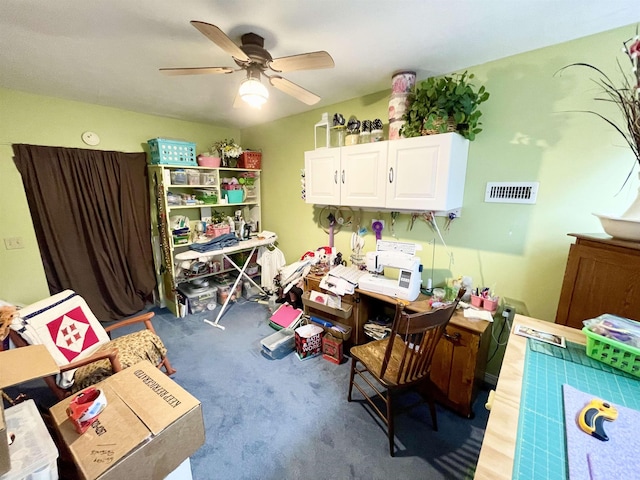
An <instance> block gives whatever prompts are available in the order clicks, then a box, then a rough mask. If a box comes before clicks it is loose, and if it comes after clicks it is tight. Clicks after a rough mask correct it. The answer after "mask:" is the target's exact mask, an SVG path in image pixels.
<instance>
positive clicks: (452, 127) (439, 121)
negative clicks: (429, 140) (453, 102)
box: [421, 117, 458, 135]
mask: <svg viewBox="0 0 640 480" xmlns="http://www.w3.org/2000/svg"><path fill="white" fill-rule="evenodd" d="M444 124H445V120H444V119H443V118H436V119H435V120H434V121H433V127H434V128H429V129H423V130H422V132H421V133H422V135H437V134H438V133H450V132H455V131H457V127H458V125H457V124H456V122H455V120H454V119H453V118H451V117H449V118H448V119H447V120H446V124H447V127H446V130H445V131H444V132H443V131H442V129H441V127H442V126H443V125H444ZM423 125H424V124H423Z"/></svg>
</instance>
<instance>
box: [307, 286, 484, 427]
mask: <svg viewBox="0 0 640 480" xmlns="http://www.w3.org/2000/svg"><path fill="white" fill-rule="evenodd" d="M321 279H322V277H321V276H317V275H307V277H305V291H310V290H316V291H321V290H322V289H321V288H320V280H321ZM343 302H345V303H349V304H350V305H352V307H353V308H352V314H351V317H350V318H347V319H343V318H331V317H327V316H326V315H325V314H324V313H323V312H320V311H313V310H312V311H310V312H308V313H310V314H311V315H314V316H318V317H321V318H325V319H327V320H330V321H331V320H335V321H337V322H339V323H344V324H347V325H349V326H351V327H352V328H353V330H354V334H353V337H352V338H353V344H355V345H359V344H362V343H365V342H366V341H367V340H368V338H367V337H366V336H365V335H364V324H365V323H366V322H367V321H368V320H369V319H370V318H374V317H375V316H376V315H378V314H380V313H382V312H385V313H386V314H387V315H390V316H391V317H392V318H393V312H394V310H395V304H396V302H397V299H396V298H393V297H389V296H388V295H382V294H379V293H373V292H368V291H366V290H361V289H356V290H355V292H354V293H353V294H352V295H344V296H343ZM406 309H407V310H410V311H413V312H426V311H429V310H430V309H431V307H430V306H429V297H428V296H426V295H423V294H420V295H419V296H418V298H417V299H416V300H415V301H414V302H410V303H409V304H408V305H407V306H406ZM489 326H490V323H489V322H487V321H486V320H477V319H468V318H465V317H464V315H463V313H462V312H461V311H456V312H455V313H454V315H453V317H452V318H451V321H450V322H449V324H448V325H447V328H446V331H445V333H444V335H443V337H442V339H441V340H440V342H439V343H438V346H437V348H436V352H435V354H434V360H433V365H432V367H431V381H432V382H433V384H434V385H435V386H436V388H435V389H434V390H435V392H434V393H435V397H436V400H437V401H438V402H440V403H441V404H443V405H445V406H447V407H449V408H451V409H452V410H455V411H456V412H457V413H459V414H460V415H463V416H465V417H471V416H472V415H473V411H472V409H471V407H472V405H473V402H474V400H475V398H476V394H477V392H478V388H479V387H480V386H481V385H482V383H483V382H484V374H485V368H486V364H487V354H488V351H489V343H490V341H491V328H490V327H489Z"/></svg>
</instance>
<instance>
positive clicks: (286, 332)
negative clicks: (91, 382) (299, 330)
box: [260, 328, 296, 360]
mask: <svg viewBox="0 0 640 480" xmlns="http://www.w3.org/2000/svg"><path fill="white" fill-rule="evenodd" d="M260 345H262V353H264V354H265V355H266V356H268V357H269V358H272V359H274V360H276V359H279V358H283V357H286V356H287V355H289V354H290V353H291V352H293V350H294V349H295V347H296V338H295V332H294V331H293V330H291V329H290V328H283V329H282V330H278V331H277V332H276V333H272V334H271V335H269V336H268V337H266V338H264V339H262V340H261V341H260Z"/></svg>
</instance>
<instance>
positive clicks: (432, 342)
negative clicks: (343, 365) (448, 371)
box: [347, 289, 464, 457]
mask: <svg viewBox="0 0 640 480" xmlns="http://www.w3.org/2000/svg"><path fill="white" fill-rule="evenodd" d="M462 295H464V290H463V289H461V290H460V292H459V293H458V297H457V298H456V299H455V301H453V302H452V303H451V304H449V305H447V306H446V307H443V308H439V309H435V310H431V311H428V312H422V313H407V312H406V311H404V304H402V303H398V304H397V305H396V312H395V317H394V319H393V325H392V327H391V334H390V335H389V337H387V338H384V339H382V340H377V341H373V342H369V343H366V344H364V345H359V346H355V347H352V348H351V356H352V361H351V376H350V380H349V394H348V397H347V400H348V401H349V402H351V401H352V391H353V387H354V386H355V387H356V388H357V389H358V391H359V392H360V393H361V394H362V395H363V396H364V399H365V400H366V401H367V402H368V403H369V404H370V405H371V407H372V408H373V410H374V411H375V412H376V413H377V414H378V415H379V416H380V418H381V419H382V420H383V421H384V422H385V424H386V425H387V430H388V434H389V453H390V454H391V456H392V457H393V456H394V448H393V439H394V413H397V412H394V397H395V396H396V395H397V394H398V393H399V392H401V391H405V390H408V389H411V388H414V387H421V388H420V393H421V394H427V395H426V396H427V398H426V400H427V402H428V403H429V409H430V412H431V421H432V423H433V428H434V430H436V431H437V430H438V423H437V419H436V409H435V402H434V401H433V398H432V397H431V395H430V394H428V392H429V389H428V388H425V387H428V383H429V382H430V380H429V372H430V370H431V360H432V358H433V353H434V351H435V349H436V345H437V344H438V341H439V340H440V337H441V336H442V334H443V332H444V330H445V327H446V326H447V323H449V320H450V319H451V317H452V316H453V313H454V311H455V309H456V307H457V306H458V302H459V301H460V298H461V297H462ZM362 382H364V383H366V384H367V385H368V387H369V388H370V389H371V390H373V392H374V393H373V394H370V392H371V390H369V391H367V390H368V388H367V386H365V385H364V383H362ZM376 398H380V399H382V401H384V403H385V405H386V409H385V410H386V411H385V412H382V410H381V409H380V408H379V407H378V405H376V403H375V402H374V400H375V399H376ZM420 403H422V402H420ZM414 406H415V404H414V405H411V406H409V407H406V408H405V409H407V408H413V407H414Z"/></svg>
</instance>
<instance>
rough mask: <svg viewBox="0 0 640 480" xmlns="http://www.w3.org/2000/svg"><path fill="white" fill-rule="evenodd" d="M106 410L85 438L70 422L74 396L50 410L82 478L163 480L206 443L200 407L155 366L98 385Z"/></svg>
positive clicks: (134, 369)
mask: <svg viewBox="0 0 640 480" xmlns="http://www.w3.org/2000/svg"><path fill="white" fill-rule="evenodd" d="M94 386H95V387H96V388H99V389H101V390H103V391H104V393H105V395H106V397H107V407H106V408H105V409H104V410H103V411H102V413H101V414H100V416H99V417H98V418H97V419H96V420H95V421H94V422H93V423H92V424H91V427H90V428H89V430H88V431H86V432H85V433H83V434H82V435H80V434H78V433H76V431H75V429H74V427H73V424H72V422H71V421H70V420H69V419H68V418H67V412H66V410H67V406H68V405H69V403H70V402H71V400H72V399H73V398H74V396H71V397H69V398H67V399H65V400H63V401H62V402H60V403H58V404H56V405H54V406H53V407H52V408H51V410H50V411H51V416H52V418H53V423H54V425H55V427H56V430H57V432H58V433H59V436H60V438H61V442H60V443H62V444H64V445H66V446H67V448H68V450H69V452H70V454H71V456H72V458H73V460H74V462H75V464H76V465H77V467H78V474H79V477H80V478H83V479H91V480H93V479H96V478H98V479H100V480H111V479H114V480H116V479H117V480H119V479H121V478H148V479H163V478H165V477H166V476H167V475H169V474H170V473H171V472H173V471H174V470H175V469H176V468H178V466H180V464H181V463H182V462H184V461H185V459H187V458H189V457H190V456H191V455H193V454H194V453H195V452H196V451H197V450H198V449H199V448H200V447H201V446H202V445H203V444H204V422H203V418H202V408H201V405H200V402H199V401H198V400H197V399H196V398H195V397H193V396H192V395H191V394H190V393H189V392H187V391H186V390H184V389H183V388H182V387H181V386H180V385H178V384H177V383H175V382H174V381H173V380H171V379H170V378H169V377H168V376H166V375H165V374H164V373H163V372H161V371H160V370H159V369H157V368H156V367H155V366H153V365H152V364H151V363H150V362H147V361H145V362H141V363H138V364H136V365H133V366H131V367H129V368H127V369H125V370H122V371H121V372H118V373H116V374H115V375H112V376H111V377H109V378H108V379H106V380H104V381H103V382H100V383H98V384H96V385H94Z"/></svg>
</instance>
